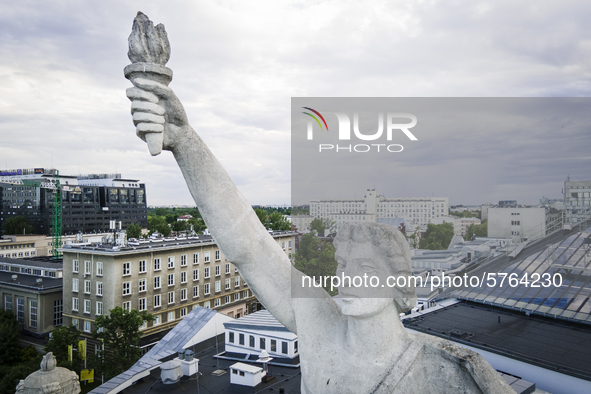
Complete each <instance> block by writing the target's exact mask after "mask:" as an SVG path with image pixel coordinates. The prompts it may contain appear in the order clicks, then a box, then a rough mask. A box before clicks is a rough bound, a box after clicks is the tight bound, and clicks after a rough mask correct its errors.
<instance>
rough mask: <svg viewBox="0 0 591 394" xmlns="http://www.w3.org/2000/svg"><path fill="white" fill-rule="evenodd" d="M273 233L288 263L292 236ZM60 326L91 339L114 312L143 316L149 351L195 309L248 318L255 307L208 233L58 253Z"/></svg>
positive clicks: (86, 246)
mask: <svg viewBox="0 0 591 394" xmlns="http://www.w3.org/2000/svg"><path fill="white" fill-rule="evenodd" d="M271 235H272V236H273V237H274V238H275V239H276V241H277V243H278V244H279V245H280V246H281V247H282V248H283V250H284V251H285V253H286V255H288V256H290V257H291V254H292V253H294V252H295V235H296V233H295V232H291V231H284V232H273V233H271ZM63 261H64V324H70V323H72V324H74V325H77V326H78V327H79V329H80V330H81V331H82V332H83V333H84V335H85V336H88V337H89V336H90V333H91V332H92V330H93V329H94V320H95V318H96V316H99V315H103V314H107V313H108V312H109V310H111V309H113V308H114V307H116V306H120V307H123V308H124V309H127V310H131V309H137V310H139V311H146V312H148V313H151V314H152V315H154V318H155V319H154V321H152V322H149V323H146V324H145V325H144V326H143V327H142V332H143V337H144V338H147V339H146V341H143V343H140V345H147V343H146V342H149V341H150V339H151V340H153V341H157V340H158V339H159V337H161V336H163V335H164V334H165V332H167V331H168V330H170V329H171V328H172V327H173V326H174V325H176V324H177V323H178V321H179V320H180V319H182V318H183V317H184V316H185V315H187V313H188V312H189V311H190V310H191V309H192V308H194V307H196V306H197V305H199V306H202V307H205V308H211V309H214V310H216V311H218V312H221V313H224V314H227V315H229V316H232V317H240V316H243V315H245V314H247V313H250V312H252V311H253V310H254V309H256V307H254V304H255V303H256V302H257V301H256V298H255V297H254V296H253V294H252V292H251V291H250V289H249V288H248V286H247V284H246V283H245V282H244V280H243V279H242V277H241V276H240V274H239V272H238V270H237V269H236V268H235V267H234V265H233V264H232V262H230V261H228V260H227V259H226V258H225V257H224V255H223V254H222V252H221V251H220V249H219V248H218V246H217V244H216V243H215V241H214V239H213V238H212V237H211V236H210V235H200V236H197V237H189V238H178V239H172V238H171V239H164V240H162V239H160V240H151V241H141V242H129V243H128V244H127V245H126V246H121V247H119V246H114V245H99V244H92V243H84V244H70V245H66V246H65V247H64V248H63Z"/></svg>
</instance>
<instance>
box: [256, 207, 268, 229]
mask: <svg viewBox="0 0 591 394" xmlns="http://www.w3.org/2000/svg"><path fill="white" fill-rule="evenodd" d="M254 213H256V214H257V216H258V218H259V220H260V221H261V223H262V224H263V226H265V228H267V211H265V210H264V209H261V208H255V209H254Z"/></svg>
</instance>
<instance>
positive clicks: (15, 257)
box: [0, 252, 35, 259]
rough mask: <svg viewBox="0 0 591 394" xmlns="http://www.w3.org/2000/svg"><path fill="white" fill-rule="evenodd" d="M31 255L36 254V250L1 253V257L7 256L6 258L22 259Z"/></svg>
mask: <svg viewBox="0 0 591 394" xmlns="http://www.w3.org/2000/svg"><path fill="white" fill-rule="evenodd" d="M29 256H35V252H19V253H13V254H12V255H11V254H10V253H6V256H5V255H4V254H3V253H0V257H6V258H11V257H12V258H13V259H20V258H23V257H29Z"/></svg>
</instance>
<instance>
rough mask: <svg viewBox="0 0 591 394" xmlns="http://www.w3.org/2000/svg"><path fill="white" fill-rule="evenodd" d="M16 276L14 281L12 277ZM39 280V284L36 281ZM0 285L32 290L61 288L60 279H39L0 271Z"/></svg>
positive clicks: (61, 282)
mask: <svg viewBox="0 0 591 394" xmlns="http://www.w3.org/2000/svg"><path fill="white" fill-rule="evenodd" d="M13 275H16V276H17V278H16V279H12V276H13ZM38 280H41V283H38V282H37V281H38ZM0 283H2V284H3V285H5V286H16V287H23V288H28V289H34V290H39V291H40V290H50V289H58V288H62V287H63V279H62V278H50V277H47V276H44V277H40V276H37V275H27V274H19V273H14V272H7V271H0Z"/></svg>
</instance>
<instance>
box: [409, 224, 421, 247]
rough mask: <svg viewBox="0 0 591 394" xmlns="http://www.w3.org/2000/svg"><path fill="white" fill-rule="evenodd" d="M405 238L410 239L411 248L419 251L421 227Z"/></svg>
mask: <svg viewBox="0 0 591 394" xmlns="http://www.w3.org/2000/svg"><path fill="white" fill-rule="evenodd" d="M407 238H409V239H410V242H411V246H412V247H413V248H415V249H419V248H420V245H421V227H420V226H417V228H416V229H415V231H414V232H413V233H412V234H411V235H409V236H408V237H407Z"/></svg>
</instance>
